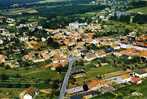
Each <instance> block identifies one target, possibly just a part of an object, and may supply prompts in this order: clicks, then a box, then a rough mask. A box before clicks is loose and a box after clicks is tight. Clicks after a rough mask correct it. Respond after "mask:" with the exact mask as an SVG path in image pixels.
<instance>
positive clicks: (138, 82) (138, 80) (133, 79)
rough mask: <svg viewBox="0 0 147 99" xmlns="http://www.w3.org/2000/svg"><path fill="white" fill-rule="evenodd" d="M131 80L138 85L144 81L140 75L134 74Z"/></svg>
mask: <svg viewBox="0 0 147 99" xmlns="http://www.w3.org/2000/svg"><path fill="white" fill-rule="evenodd" d="M130 82H131V83H132V84H136V85H138V84H141V83H142V80H141V78H140V77H138V76H132V77H131V78H130Z"/></svg>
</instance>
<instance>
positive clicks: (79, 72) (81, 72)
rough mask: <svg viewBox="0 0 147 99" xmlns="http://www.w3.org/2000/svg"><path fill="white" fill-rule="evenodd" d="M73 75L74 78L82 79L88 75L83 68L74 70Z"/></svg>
mask: <svg viewBox="0 0 147 99" xmlns="http://www.w3.org/2000/svg"><path fill="white" fill-rule="evenodd" d="M71 75H72V77H73V78H80V77H85V76H86V73H85V70H84V69H83V68H73V69H72V72H71Z"/></svg>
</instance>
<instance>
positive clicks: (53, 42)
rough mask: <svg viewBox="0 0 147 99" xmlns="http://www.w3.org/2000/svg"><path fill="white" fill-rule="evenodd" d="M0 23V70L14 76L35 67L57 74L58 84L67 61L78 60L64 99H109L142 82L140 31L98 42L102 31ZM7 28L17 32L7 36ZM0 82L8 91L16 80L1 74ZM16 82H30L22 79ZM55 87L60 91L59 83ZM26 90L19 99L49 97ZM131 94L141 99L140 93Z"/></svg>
mask: <svg viewBox="0 0 147 99" xmlns="http://www.w3.org/2000/svg"><path fill="white" fill-rule="evenodd" d="M103 21H105V20H103ZM0 22H1V23H3V24H4V26H1V27H0V64H1V68H5V69H10V70H11V69H12V70H15V69H16V70H17V68H24V67H26V68H32V69H33V68H35V67H37V68H39V69H40V70H41V69H46V70H49V71H48V72H50V71H52V72H56V73H57V75H62V76H61V78H63V71H64V70H66V68H67V64H68V56H69V55H72V56H74V57H76V58H77V60H76V62H75V63H74V66H73V68H72V72H71V76H70V80H69V83H68V88H67V91H66V97H67V98H68V97H71V99H89V98H93V97H96V96H98V95H100V94H105V93H113V94H114V93H115V91H116V90H117V89H119V88H120V87H122V85H124V86H123V87H125V86H127V85H132V86H134V85H138V86H137V87H139V85H140V84H141V83H142V82H144V80H146V77H147V67H146V66H147V64H146V63H147V42H146V41H147V35H146V34H141V35H138V34H140V33H138V32H140V31H137V30H134V31H130V32H129V33H128V34H127V35H120V36H117V37H113V36H100V37H99V36H98V35H96V32H99V33H101V32H104V31H105V27H107V25H103V24H100V23H99V24H97V23H94V22H93V23H90V24H89V23H86V22H85V23H79V22H73V23H69V25H67V26H66V27H65V28H63V29H62V28H58V29H48V28H43V27H42V26H40V25H38V24H37V23H35V22H33V23H28V24H23V23H21V24H18V23H17V22H16V20H15V19H13V18H7V17H4V16H1V17H0ZM12 27H14V28H16V30H15V32H14V31H13V30H11V31H10V28H12ZM16 31H17V32H16ZM32 72H35V71H32ZM5 76H6V74H5ZM46 76H47V75H46ZM52 77H53V76H52ZM0 78H1V81H2V82H3V81H8V82H9V83H10V85H11V79H12V81H15V79H16V80H17V78H11V77H4V74H1V77H0ZM9 78H11V79H9ZM13 79H14V80H13ZM21 79H24V81H27V82H28V81H29V79H27V78H23V76H22V78H21ZM61 81H62V80H61ZM31 82H33V83H34V81H31ZM35 82H37V81H35ZM22 83H23V82H22ZM47 83H49V82H47ZM47 83H46V84H47ZM36 84H37V83H36ZM57 84H58V85H59V86H61V85H62V82H59V83H57ZM10 85H9V86H10ZM28 86H29V88H28V87H26V88H28V89H26V90H24V91H22V92H21V93H20V96H19V95H18V96H19V97H20V98H21V99H32V98H29V97H36V96H37V95H38V94H40V93H45V94H50V92H51V91H49V89H51V88H47V87H45V89H44V88H43V89H39V88H36V86H35V87H33V86H30V85H28ZM116 86H117V87H116ZM6 87H8V86H6ZM20 87H21V86H20ZM59 88H60V87H58V88H57V89H56V91H58V89H59ZM47 89H48V90H47ZM51 90H52V89H51ZM52 91H53V90H52ZM132 94H135V95H136V96H138V95H139V96H143V94H142V93H140V92H132Z"/></svg>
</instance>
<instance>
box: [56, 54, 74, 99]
mask: <svg viewBox="0 0 147 99" xmlns="http://www.w3.org/2000/svg"><path fill="white" fill-rule="evenodd" d="M74 61H75V58H74V57H72V56H69V58H68V62H69V65H68V70H67V72H66V75H65V77H64V81H63V83H62V87H61V90H60V95H59V97H58V99H64V95H65V93H66V88H67V85H68V80H69V77H70V74H71V71H72V66H73V63H74Z"/></svg>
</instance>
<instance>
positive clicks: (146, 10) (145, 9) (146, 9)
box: [128, 7, 147, 14]
mask: <svg viewBox="0 0 147 99" xmlns="http://www.w3.org/2000/svg"><path fill="white" fill-rule="evenodd" d="M128 12H130V13H139V14H147V7H141V8H135V9H131V10H129V11H128Z"/></svg>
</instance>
